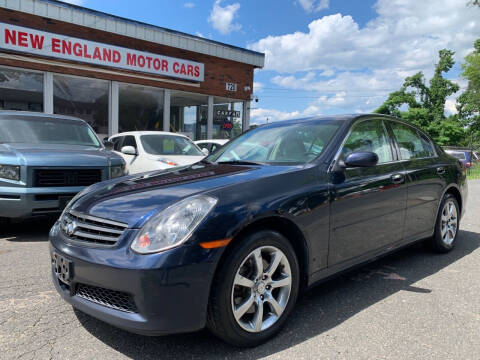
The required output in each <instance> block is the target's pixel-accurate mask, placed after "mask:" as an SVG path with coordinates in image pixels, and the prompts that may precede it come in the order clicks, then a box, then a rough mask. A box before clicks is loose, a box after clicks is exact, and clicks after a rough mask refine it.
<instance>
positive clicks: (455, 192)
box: [446, 187, 462, 214]
mask: <svg viewBox="0 0 480 360" xmlns="http://www.w3.org/2000/svg"><path fill="white" fill-rule="evenodd" d="M446 194H452V195H453V196H455V199H456V200H457V202H458V206H459V207H460V214H461V213H462V195H461V194H460V191H458V189H457V188H455V187H451V188H450V189H448V190H447V192H446Z"/></svg>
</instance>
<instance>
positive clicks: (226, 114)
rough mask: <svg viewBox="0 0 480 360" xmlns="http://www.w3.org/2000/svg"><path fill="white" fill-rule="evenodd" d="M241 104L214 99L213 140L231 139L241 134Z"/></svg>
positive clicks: (224, 99)
mask: <svg viewBox="0 0 480 360" xmlns="http://www.w3.org/2000/svg"><path fill="white" fill-rule="evenodd" d="M242 118H243V102H231V100H230V101H229V99H227V98H218V97H216V98H214V105H213V138H214V139H232V138H234V137H235V136H237V135H240V134H241V133H242Z"/></svg>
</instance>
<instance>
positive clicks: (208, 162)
mask: <svg viewBox="0 0 480 360" xmlns="http://www.w3.org/2000/svg"><path fill="white" fill-rule="evenodd" d="M199 163H200V164H208V165H216V164H217V163H216V162H213V161H210V160H207V159H202V160H200V161H199Z"/></svg>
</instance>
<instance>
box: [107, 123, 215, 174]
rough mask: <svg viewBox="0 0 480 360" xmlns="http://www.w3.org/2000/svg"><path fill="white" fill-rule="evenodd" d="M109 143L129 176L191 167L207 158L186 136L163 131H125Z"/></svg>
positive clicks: (111, 138)
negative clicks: (119, 156)
mask: <svg viewBox="0 0 480 360" xmlns="http://www.w3.org/2000/svg"><path fill="white" fill-rule="evenodd" d="M109 140H110V141H111V142H113V144H114V145H113V146H114V150H115V151H116V152H117V154H119V155H121V156H122V157H123V158H124V159H125V162H126V163H127V171H128V173H129V174H134V173H139V172H145V171H152V170H162V169H169V168H173V167H177V166H184V165H191V164H194V163H196V162H198V161H200V160H202V159H203V158H204V157H205V155H208V152H207V151H205V152H203V151H202V150H201V149H200V148H199V147H198V146H197V145H195V144H194V143H193V141H192V140H190V138H188V137H187V136H185V135H180V134H172V133H170V132H164V131H131V132H124V133H120V134H117V135H114V136H112V137H110V139H109Z"/></svg>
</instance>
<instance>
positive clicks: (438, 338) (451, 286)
mask: <svg viewBox="0 0 480 360" xmlns="http://www.w3.org/2000/svg"><path fill="white" fill-rule="evenodd" d="M469 191H470V196H469V199H468V206H467V214H466V216H465V217H464V219H463V221H462V223H461V232H460V234H459V238H458V243H457V246H456V248H455V249H454V251H452V252H451V253H449V254H446V255H437V254H433V253H431V252H429V251H428V250H426V249H424V247H423V246H421V245H415V246H413V247H410V248H407V249H404V250H402V251H400V252H398V253H396V254H393V255H390V256H388V257H387V258H384V259H381V260H379V261H376V262H374V263H371V264H369V265H367V266H365V267H363V268H361V269H358V270H355V271H352V272H350V273H348V274H345V275H342V276H341V277H339V278H336V279H334V280H331V281H329V282H327V283H324V284H322V285H320V286H318V287H316V288H315V289H313V290H311V291H310V292H308V293H307V294H306V295H305V296H303V298H302V299H301V300H300V301H299V303H298V304H297V307H296V310H295V311H294V313H293V316H292V317H291V319H290V320H289V322H288V324H287V326H286V327H285V328H284V330H283V331H282V332H281V334H280V335H279V336H278V337H277V338H275V339H274V340H273V341H271V342H269V343H267V344H265V345H262V346H260V347H257V348H254V349H236V348H232V347H229V346H228V345H225V344H223V343H222V342H220V341H219V340H217V339H216V338H214V337H213V336H212V335H210V334H209V333H208V332H207V331H202V332H200V333H195V334H185V335H175V336H167V337H143V336H139V335H133V334H129V333H127V332H124V331H122V330H119V329H116V328H114V327H111V326H110V325H107V324H105V323H102V322H100V321H98V320H96V319H93V318H91V317H89V316H87V315H84V314H82V313H79V312H76V311H74V310H73V309H72V307H71V306H69V305H67V304H66V303H65V302H63V301H62V300H61V299H60V296H58V295H57V293H56V292H55V289H54V288H53V285H52V283H51V280H50V259H49V255H48V242H47V233H48V230H49V228H50V226H51V224H52V220H46V219H42V220H35V221H28V222H23V223H19V224H13V225H10V226H9V227H8V228H5V227H3V228H1V229H0V230H1V231H0V349H1V350H0V358H1V359H17V358H18V359H46V358H50V359H62V360H63V359H92V358H98V359H121V358H134V359H153V358H155V359H157V358H162V359H170V358H172V359H194V358H195V359H196V358H208V359H216V358H233V359H235V358H241V359H256V358H272V359H273V358H295V359H296V360H299V359H321V358H329V359H332V358H345V359H372V358H373V359H387V358H388V359H407V358H409V359H434V358H435V359H478V358H479V357H480V355H479V354H480V342H479V341H478V335H479V334H480V300H479V296H480V181H471V182H470V183H469Z"/></svg>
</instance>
